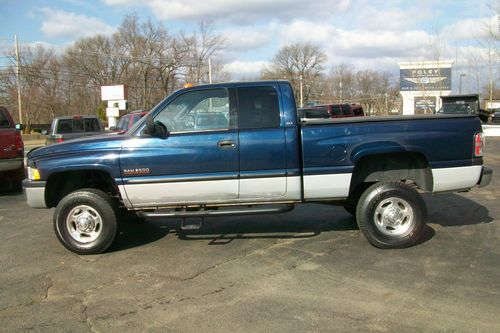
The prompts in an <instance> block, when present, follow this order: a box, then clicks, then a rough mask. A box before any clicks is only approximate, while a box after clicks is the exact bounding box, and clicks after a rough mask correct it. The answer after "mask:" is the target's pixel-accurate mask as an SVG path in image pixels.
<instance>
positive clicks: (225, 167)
mask: <svg viewBox="0 0 500 333" xmlns="http://www.w3.org/2000/svg"><path fill="white" fill-rule="evenodd" d="M154 122H155V123H157V124H159V125H161V126H165V127H166V129H167V131H168V135H167V136H166V137H164V138H160V137H155V136H151V135H148V134H147V133H146V132H147V130H146V129H145V128H144V129H143V130H142V132H141V133H140V135H139V136H138V137H136V138H133V139H130V140H127V141H126V142H125V143H124V146H123V149H122V153H121V155H120V163H121V172H122V179H123V180H122V186H123V190H124V192H125V193H126V196H127V198H128V201H129V202H128V203H129V204H130V205H132V206H133V207H135V208H138V207H141V208H145V207H159V206H165V205H170V204H186V203H193V204H196V203H217V202H228V201H235V200H237V199H238V186H239V183H238V172H239V162H240V161H239V149H238V146H239V144H238V129H237V107H236V96H235V90H234V89H225V88H208V89H197V90H192V91H187V92H184V93H182V94H181V95H179V96H177V97H176V98H175V99H173V100H172V101H171V102H170V103H168V104H167V105H166V106H165V107H164V108H163V109H162V110H160V111H159V112H156V114H155V115H154Z"/></svg>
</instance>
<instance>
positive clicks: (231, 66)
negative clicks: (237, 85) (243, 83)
mask: <svg viewBox="0 0 500 333" xmlns="http://www.w3.org/2000/svg"><path fill="white" fill-rule="evenodd" d="M269 64H270V63H269V62H268V61H233V62H231V63H228V64H225V65H224V69H225V70H226V71H228V72H229V73H231V76H232V77H234V78H242V77H257V76H258V75H259V74H260V72H261V71H262V70H263V69H264V67H266V66H269Z"/></svg>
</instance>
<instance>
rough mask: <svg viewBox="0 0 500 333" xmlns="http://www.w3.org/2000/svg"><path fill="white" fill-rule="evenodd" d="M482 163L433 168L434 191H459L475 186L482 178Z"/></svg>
mask: <svg viewBox="0 0 500 333" xmlns="http://www.w3.org/2000/svg"><path fill="white" fill-rule="evenodd" d="M482 169H483V167H482V166H481V165H473V166H467V167H458V168H440V169H432V178H433V183H434V187H433V189H432V192H448V191H458V190H464V189H469V188H472V187H474V186H475V185H476V184H477V182H478V181H479V179H480V178H481V171H482Z"/></svg>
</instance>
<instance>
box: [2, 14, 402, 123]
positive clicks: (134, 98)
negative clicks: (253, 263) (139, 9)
mask: <svg viewBox="0 0 500 333" xmlns="http://www.w3.org/2000/svg"><path fill="white" fill-rule="evenodd" d="M225 46H226V41H225V39H224V38H223V37H222V36H221V35H220V34H217V33H215V32H214V31H213V30H212V29H211V26H210V24H208V23H206V22H201V23H199V26H198V29H197V30H196V31H195V32H192V33H189V34H188V33H185V32H182V31H180V32H177V33H172V32H171V31H169V29H168V28H167V26H166V25H165V24H163V23H154V22H152V21H151V20H146V21H141V20H139V18H138V16H136V15H133V14H132V15H127V16H126V17H125V18H124V19H123V20H122V22H121V24H120V26H119V27H118V29H117V31H116V32H115V33H114V34H113V35H111V36H104V35H96V36H93V37H87V38H82V39H79V40H77V41H76V42H75V43H73V44H72V45H71V46H68V47H66V48H65V49H64V50H63V51H62V52H56V51H55V50H54V49H52V48H49V47H46V46H43V45H35V46H29V45H25V46H23V47H21V49H20V59H19V64H20V66H19V71H20V80H19V83H20V85H21V92H22V93H21V97H22V110H23V112H22V113H23V123H24V124H25V125H27V127H28V128H29V127H30V125H34V124H47V123H50V122H51V120H52V118H53V117H56V116H62V115H76V114H99V115H100V116H101V117H103V118H104V113H105V111H104V110H105V108H106V104H105V103H103V102H102V101H101V96H100V87H101V86H102V85H113V84H126V85H127V86H128V88H129V89H128V91H129V93H128V96H129V99H128V102H129V109H130V110H138V109H143V110H150V109H151V108H152V107H153V106H154V105H156V104H157V103H158V102H159V101H160V100H162V99H163V98H164V97H165V96H167V95H168V94H170V93H171V92H173V91H174V90H177V89H179V88H181V87H182V86H183V85H184V84H185V83H193V84H200V83H207V82H208V81H209V78H208V76H209V66H208V63H209V59H211V73H210V74H211V78H212V81H213V82H221V81H229V80H231V77H230V76H229V74H228V73H227V72H226V71H225V70H224V65H223V63H222V61H220V60H219V61H218V59H223V56H224V49H225ZM7 57H8V59H9V60H10V63H9V65H7V66H4V67H5V68H2V69H1V70H0V105H3V106H6V107H7V108H8V109H9V110H10V111H11V113H12V114H13V115H14V117H16V118H17V117H18V106H17V105H18V104H17V96H18V95H17V80H16V66H15V65H16V55H15V52H14V50H11V51H10V52H9V53H8V54H7ZM327 63H328V57H327V55H326V54H325V53H324V51H323V50H322V49H321V48H320V47H318V46H317V45H314V44H310V43H296V44H292V45H287V46H284V47H282V48H281V49H280V50H279V51H278V52H277V53H276V54H275V56H274V57H273V58H272V59H271V61H270V65H269V66H267V67H266V68H264V69H263V70H262V72H261V73H260V75H258V76H257V77H253V78H248V79H252V80H253V79H286V80H289V81H291V83H292V86H293V88H294V90H295V91H294V92H295V96H296V99H297V105H301V104H302V105H304V106H306V105H310V104H326V103H359V104H361V105H363V107H364V109H365V111H367V113H369V114H373V115H385V114H389V113H390V112H391V110H400V109H401V98H400V95H399V77H396V76H394V75H392V74H390V73H388V72H381V71H374V70H361V69H356V68H355V67H353V66H349V65H346V64H340V65H337V66H333V67H330V68H327ZM301 88H302V89H301Z"/></svg>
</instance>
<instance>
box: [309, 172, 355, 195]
mask: <svg viewBox="0 0 500 333" xmlns="http://www.w3.org/2000/svg"><path fill="white" fill-rule="evenodd" d="M351 177H352V174H351V173H339V174H329V175H312V176H304V199H305V200H310V199H333V200H337V199H345V198H347V197H348V196H349V187H350V186H351Z"/></svg>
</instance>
